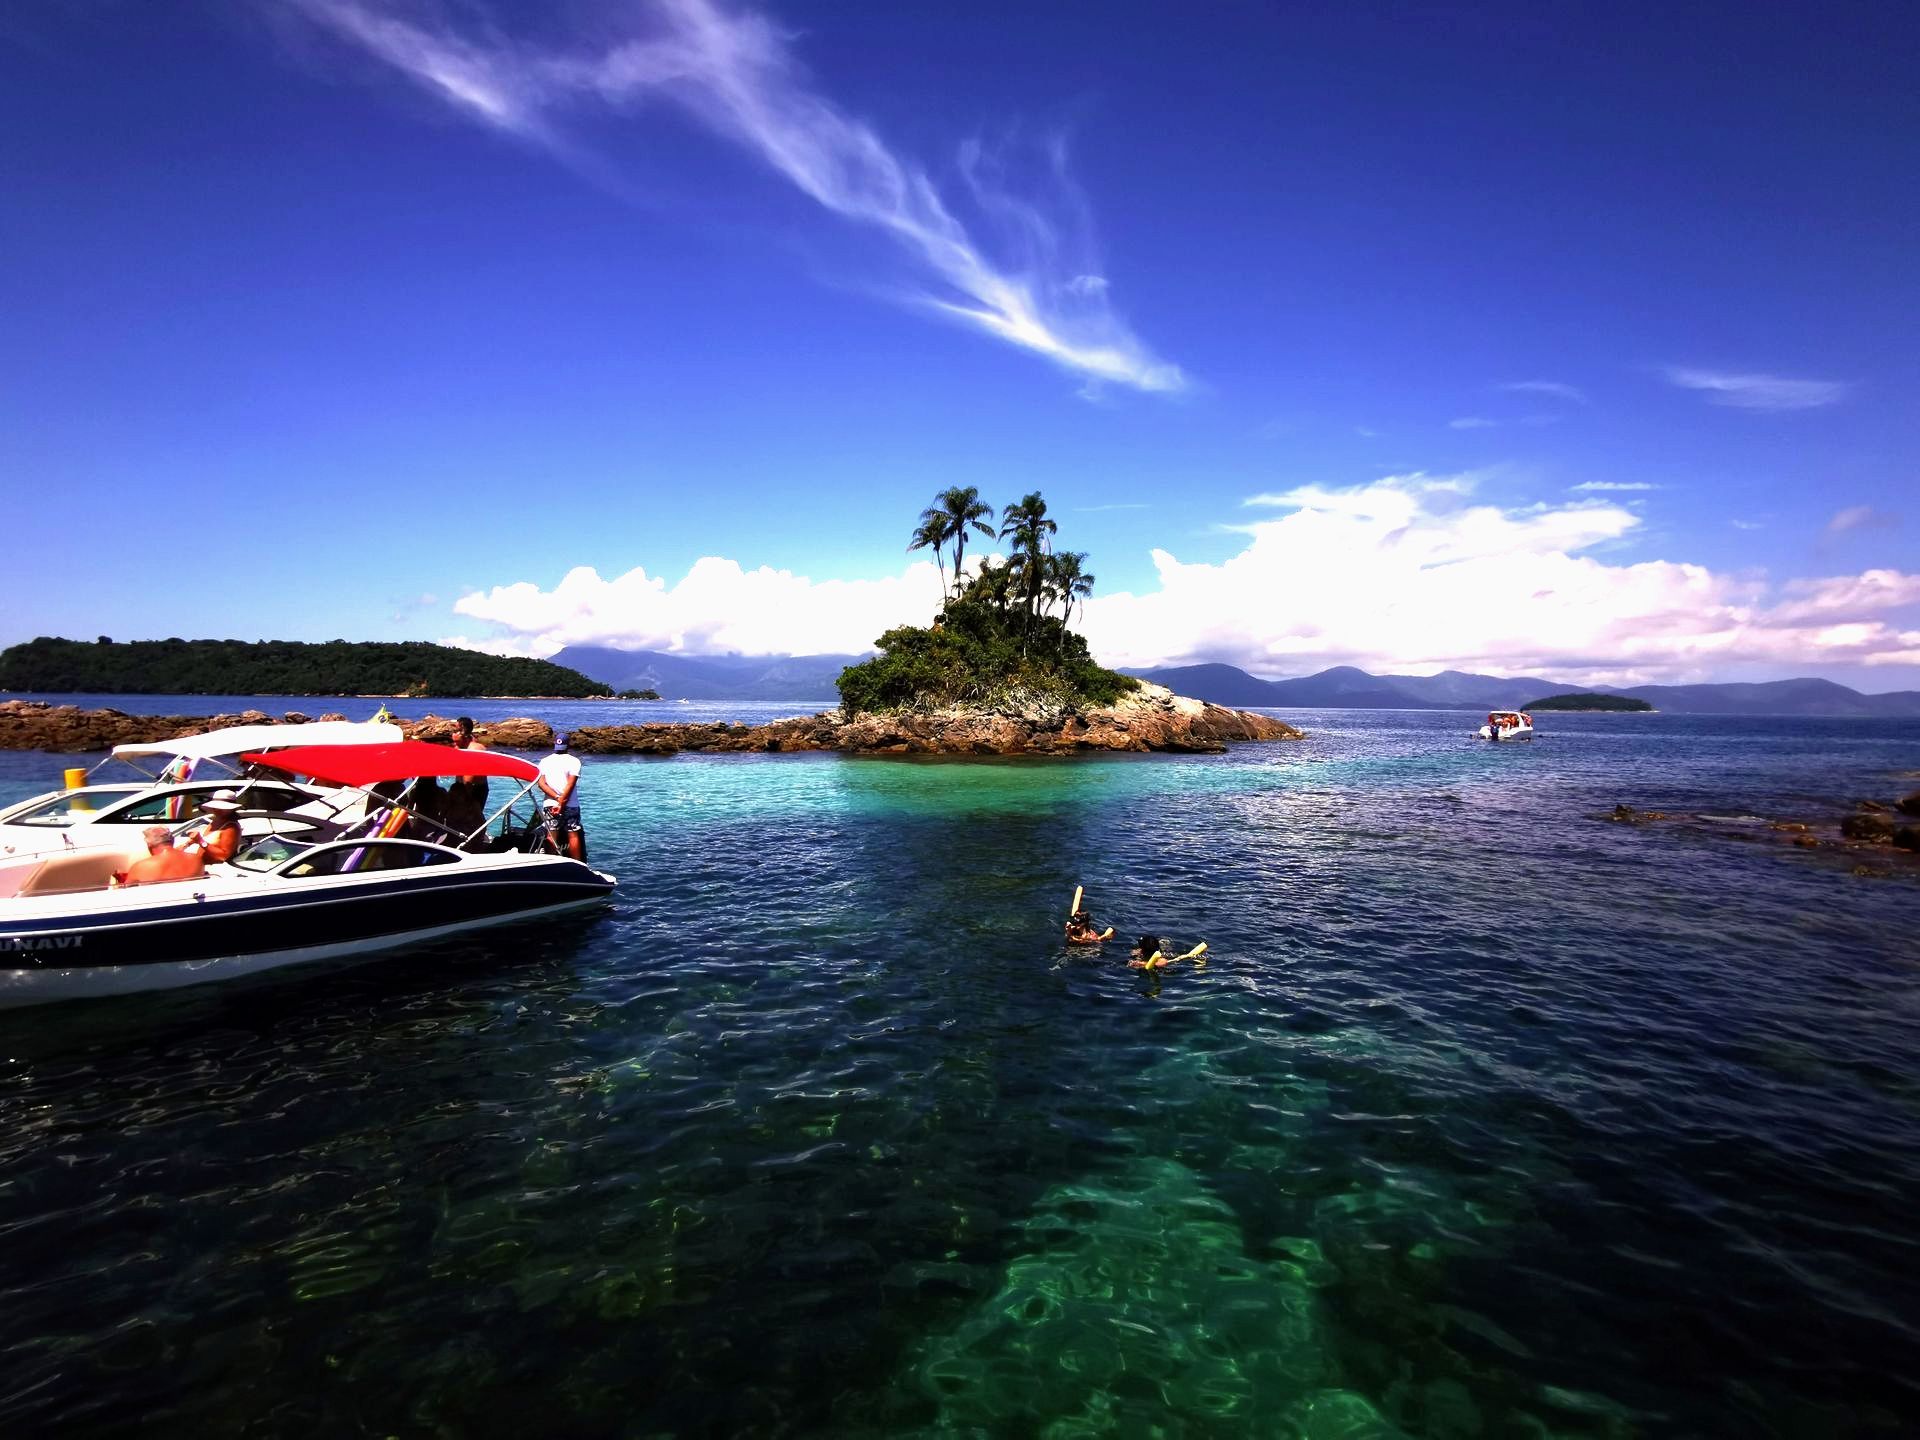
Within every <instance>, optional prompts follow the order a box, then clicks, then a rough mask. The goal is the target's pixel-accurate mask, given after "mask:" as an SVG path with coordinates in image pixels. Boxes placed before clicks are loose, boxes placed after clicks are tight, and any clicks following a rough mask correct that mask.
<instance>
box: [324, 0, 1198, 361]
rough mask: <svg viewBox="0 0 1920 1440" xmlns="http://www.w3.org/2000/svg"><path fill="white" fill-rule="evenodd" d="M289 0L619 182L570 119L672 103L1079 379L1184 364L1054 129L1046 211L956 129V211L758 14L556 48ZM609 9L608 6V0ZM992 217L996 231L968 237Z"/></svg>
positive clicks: (449, 13) (1001, 331) (927, 293)
mask: <svg viewBox="0 0 1920 1440" xmlns="http://www.w3.org/2000/svg"><path fill="white" fill-rule="evenodd" d="M287 3H289V4H291V5H293V6H294V7H296V8H297V9H298V10H299V11H301V12H302V13H304V14H305V15H307V16H308V17H310V18H311V19H312V20H313V21H315V22H317V23H318V24H319V25H321V26H322V27H324V28H325V29H326V30H328V31H330V32H331V33H333V34H334V35H336V36H339V37H340V38H342V39H344V40H347V41H349V42H351V43H352V44H354V45H356V46H358V47H359V48H360V49H362V50H364V51H365V52H366V53H368V54H370V55H373V56H375V57H377V58H378V59H380V60H381V61H384V62H385V63H386V64H388V65H390V66H392V67H393V68H395V69H396V70H398V71H400V72H401V73H402V74H404V75H406V76H407V77H408V78H410V79H411V80H412V81H413V82H414V83H415V84H417V85H419V86H420V87H421V88H423V89H424V90H426V91H427V92H429V93H430V94H433V95H435V96H437V97H438V98H440V99H441V100H443V101H445V102H446V103H447V104H448V105H450V106H451V107H453V109H454V110H455V111H457V112H458V113H460V114H463V115H465V116H467V117H468V118H469V119H472V120H474V121H476V122H478V123H480V124H483V125H486V126H487V127H489V128H491V129H494V130H497V131H499V132H501V133H503V134H506V135H510V136H512V137H514V138H515V139H517V140H520V141H522V142H525V143H527V144H531V145H534V146H537V147H539V148H541V149H543V150H545V151H547V152H548V153H550V154H552V155H554V156H555V157H556V158H558V159H561V160H563V161H564V162H566V163H568V164H569V165H571V166H573V167H574V168H575V169H576V170H578V171H580V172H581V173H582V174H584V175H586V176H588V177H589V178H592V179H594V180H596V181H597V182H600V183H603V184H608V185H609V186H610V187H611V188H614V189H616V190H622V191H624V189H625V182H624V180H623V179H622V178H621V177H620V175H619V174H618V172H617V169H616V167H614V166H613V165H611V164H610V163H609V162H608V161H606V160H605V159H603V158H601V157H600V156H599V155H598V154H597V153H595V152H593V151H592V150H591V149H590V147H588V146H587V145H585V144H584V143H583V142H581V141H579V140H578V139H577V138H576V136H575V135H574V133H573V132H572V130H570V129H569V128H568V126H567V124H566V123H565V122H566V121H567V119H568V118H569V117H570V116H571V115H572V114H574V113H576V112H580V111H586V110H592V109H595V108H603V109H611V110H613V111H615V112H616V113H619V114H622V115H625V114H630V113H633V112H636V111H638V110H640V109H641V108H643V107H644V106H646V105H647V104H649V103H651V102H664V103H669V104H673V105H676V106H678V107H679V108H680V109H681V110H683V111H684V112H685V113H687V114H689V115H691V116H692V117H693V118H694V119H695V120H697V121H698V122H699V123H700V124H702V125H703V126H705V127H706V128H707V129H708V130H710V131H712V132H713V133H714V134H717V135H719V136H721V137H723V138H725V139H726V140H728V141H730V142H732V143H733V144H735V145H736V146H738V147H739V148H740V149H741V150H743V151H744V152H746V153H747V154H749V155H751V156H753V157H754V158H755V159H757V160H759V161H760V162H761V163H763V164H764V165H766V166H767V167H768V168H770V169H771V170H772V171H773V172H774V173H775V174H777V175H779V176H781V177H782V178H783V179H785V180H786V181H787V182H788V183H790V184H792V185H793V186H794V187H795V188H797V189H798V190H800V191H801V192H802V193H803V194H805V195H807V196H808V197H810V198H811V199H812V200H814V201H815V202H817V203H818V204H819V205H821V206H822V207H823V208H825V209H826V210H828V211H830V212H831V213H833V214H835V215H837V216H840V217H841V218H843V219H845V220H849V221H852V222H854V223H856V224H859V225H862V226H866V227H869V228H871V229H873V230H875V231H877V232H878V233H880V234H883V235H885V236H886V237H888V238H889V239H890V240H891V241H892V242H893V243H894V245H895V246H896V247H898V248H899V249H900V250H901V251H902V252H904V253H905V254H906V255H907V256H908V257H909V258H910V259H911V260H913V261H914V262H915V263H916V264H917V265H918V266H919V268H920V270H921V272H922V277H923V284H922V286H921V288H920V290H919V292H918V294H917V295H916V296H915V300H916V302H917V303H919V304H921V305H923V306H924V307H926V308H927V309H928V310H929V311H931V312H932V313H935V314H939V315H943V316H945V317H947V318H949V319H952V320H956V321H959V322H962V323H964V324H966V325H969V326H971V327H973V328H975V329H978V330H981V331H984V332H986V333H987V334H990V335H994V336H997V337H998V338H999V339H1001V340H1004V341H1006V342H1007V343H1009V344H1011V345H1015V346H1018V347H1020V348H1022V349H1025V350H1030V351H1033V352H1034V353H1036V354H1040V355H1044V356H1045V357H1047V358H1048V359H1050V360H1052V361H1054V362H1055V363H1056V364H1058V365H1060V366H1062V367H1064V368H1066V369H1068V370H1071V371H1074V372H1076V373H1078V374H1080V375H1082V376H1084V377H1087V378H1088V379H1090V380H1092V381H1096V382H1104V383H1110V384H1116V385H1126V386H1130V387H1133V388H1135V389H1139V390H1149V391H1178V390H1181V389H1184V388H1185V387H1186V384H1187V380H1186V377H1185V376H1184V375H1183V374H1182V372H1181V370H1180V368H1179V367H1178V366H1177V365H1173V364H1171V363H1169V362H1167V361H1164V360H1161V359H1160V358H1158V357H1157V356H1156V355H1154V354H1153V353H1152V351H1150V350H1149V349H1148V348H1147V347H1146V345H1144V344H1143V343H1142V342H1141V341H1140V340H1139V339H1138V338H1137V337H1135V336H1134V334H1133V333H1132V332H1131V330H1129V329H1128V327H1127V326H1126V324H1125V322H1124V321H1122V320H1121V318H1120V317H1119V315H1118V314H1117V312H1115V311H1114V309H1113V308H1112V306H1111V305H1110V304H1109V303H1108V299H1107V289H1108V286H1107V283H1106V280H1105V279H1104V278H1103V277H1102V276H1101V275H1100V273H1099V271H1098V267H1097V264H1095V263H1093V262H1094V259H1095V257H1094V256H1093V255H1092V253H1091V250H1092V245H1091V239H1090V236H1089V235H1088V234H1087V233H1085V227H1084V225H1083V224H1082V223H1080V221H1081V218H1082V217H1083V215H1084V205H1083V204H1081V203H1079V202H1078V197H1077V194H1074V193H1072V192H1070V190H1069V189H1068V188H1067V187H1068V186H1069V182H1068V180H1067V177H1066V172H1065V169H1064V149H1063V148H1062V147H1061V146H1060V145H1058V144H1057V143H1056V144H1054V145H1052V146H1050V147H1049V158H1050V161H1051V165H1050V173H1049V177H1048V178H1049V181H1050V183H1051V186H1052V193H1053V195H1054V196H1055V197H1056V198H1059V197H1063V196H1064V199H1063V201H1062V203H1061V204H1060V205H1059V206H1058V207H1057V213H1056V211H1049V210H1048V209H1045V208H1043V207H1042V206H1040V205H1038V204H1035V203H1034V202H1032V201H1030V200H1027V199H1024V198H1021V197H1019V196H1016V195H1015V194H1014V193H1013V192H1012V191H1011V189H1009V188H1003V187H1002V186H1001V185H1000V181H999V175H998V173H997V171H996V169H995V168H994V167H993V166H991V165H989V164H987V163H986V162H987V161H988V160H989V159H991V158H992V157H991V156H990V155H989V154H988V152H987V151H985V149H984V148H983V147H980V146H978V145H977V144H975V145H969V146H967V147H963V150H962V153H961V156H960V161H961V171H962V173H963V175H964V177H965V179H966V182H967V185H968V187H969V191H970V195H969V198H970V199H971V201H972V202H973V205H974V209H975V210H976V211H977V212H978V214H979V215H980V216H981V220H982V226H981V227H976V228H970V227H969V226H968V225H967V224H966V223H964V222H963V221H962V220H961V219H960V218H959V217H958V216H957V215H956V214H955V212H954V210H953V209H952V208H951V206H950V203H949V200H948V197H946V196H945V195H943V194H942V192H941V190H940V188H939V186H938V185H936V184H935V182H934V180H933V179H932V177H931V176H930V175H929V174H928V172H927V171H926V170H925V169H923V168H922V167H920V166H919V165H917V164H915V163H913V162H912V161H909V160H907V159H904V158H903V157H901V156H900V155H898V154H896V153H895V152H894V150H893V149H891V148H890V147H889V146H888V144H887V143H886V142H885V141H884V140H883V139H882V138H881V137H880V135H879V134H878V133H877V132H876V131H875V130H873V129H872V128H871V127H870V126H868V125H867V124H865V123H863V122H862V121H860V120H857V119H855V118H854V117H853V116H851V115H849V114H847V113H846V112H845V111H844V110H842V109H841V108H840V107H839V106H838V105H837V104H835V103H834V102H833V101H832V100H831V99H829V98H828V97H827V96H825V95H824V94H822V93H821V92H820V91H819V90H818V89H817V88H816V87H815V86H814V84H813V82H812V81H811V79H810V78H809V77H808V76H807V75H806V74H805V73H804V71H803V70H802V68H801V67H800V65H799V63H798V61H797V60H796V59H795V57H794V55H793V51H792V45H791V43H790V37H789V36H788V35H786V34H785V33H783V32H782V31H781V30H779V29H778V28H777V27H776V26H775V25H774V24H773V23H772V22H771V21H770V20H768V19H767V18H766V17H764V16H761V15H758V14H755V13H753V12H751V11H748V10H744V9H728V8H723V7H722V6H720V5H717V4H715V3H712V0H654V3H652V4H648V5H645V6H642V7H639V8H637V9H635V10H632V11H622V12H620V14H619V17H618V21H619V22H620V23H624V25H625V26H626V27H627V31H626V33H623V34H622V35H621V36H620V38H617V39H615V40H613V41H611V42H607V41H601V42H599V43H597V44H593V45H589V44H587V43H586V42H584V41H582V42H580V43H579V44H578V45H576V47H575V48H573V49H570V50H557V49H550V48H546V47H544V46H541V45H538V44H535V43H533V42H531V41H526V40H523V39H520V38H517V37H515V36H514V35H513V34H512V33H511V32H510V31H509V30H508V29H506V28H505V27H504V26H503V25H502V24H501V23H500V20H499V19H498V17H496V16H494V15H493V14H491V13H489V12H486V11H484V10H477V9H475V8H473V7H467V6H462V7H460V8H458V9H453V8H448V9H444V10H442V9H438V8H433V9H427V8H412V7H409V8H408V9H407V10H406V11H405V13H404V14H403V13H402V12H400V11H398V10H396V9H393V8H380V7H377V6H376V5H374V4H372V3H370V0H287ZM456 16H458V17H460V18H459V19H456V18H455V17H456ZM608 23H610V24H611V23H616V17H614V16H613V15H612V12H609V15H608ZM636 26H637V27H638V28H637V29H635V28H634V27H636ZM988 232H992V233H993V234H994V236H995V239H996V240H998V241H999V242H1000V243H999V245H998V246H997V247H990V246H989V244H988V243H987V241H986V240H985V239H983V238H982V235H983V234H985V233H988ZM925 282H932V283H925Z"/></svg>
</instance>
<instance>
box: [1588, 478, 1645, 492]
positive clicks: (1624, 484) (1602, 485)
mask: <svg viewBox="0 0 1920 1440" xmlns="http://www.w3.org/2000/svg"><path fill="white" fill-rule="evenodd" d="M1572 488H1573V489H1575V490H1658V489H1659V488H1660V487H1659V486H1658V485H1654V484H1651V483H1649V482H1648V481H1645V480H1582V481H1581V482H1580V483H1579V484H1578V485H1575V486H1573V487H1572Z"/></svg>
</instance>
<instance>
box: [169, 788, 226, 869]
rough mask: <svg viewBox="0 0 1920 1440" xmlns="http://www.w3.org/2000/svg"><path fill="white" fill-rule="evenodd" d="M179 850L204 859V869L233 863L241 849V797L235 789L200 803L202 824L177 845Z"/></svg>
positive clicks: (189, 832) (218, 791) (195, 827)
mask: <svg viewBox="0 0 1920 1440" xmlns="http://www.w3.org/2000/svg"><path fill="white" fill-rule="evenodd" d="M175 843H176V844H177V845H178V847H179V848H180V849H182V850H185V851H186V852H187V853H189V854H192V855H198V856H199V857H200V863H201V865H202V867H203V868H204V867H205V866H206V865H207V864H209V863H211V862H213V861H217V860H231V859H232V858H233V852H234V851H236V850H238V849H239V848H240V797H239V796H238V795H236V794H234V793H233V791H231V790H216V791H214V792H213V794H211V795H209V796H208V797H207V798H206V799H205V800H202V801H201V802H200V821H199V823H198V824H196V825H195V826H194V827H193V828H192V829H191V830H189V831H188V832H187V833H186V834H185V835H184V836H182V837H181V838H180V839H179V840H178V841H177V842H175Z"/></svg>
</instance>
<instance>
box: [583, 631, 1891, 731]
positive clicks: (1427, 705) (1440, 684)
mask: <svg viewBox="0 0 1920 1440" xmlns="http://www.w3.org/2000/svg"><path fill="white" fill-rule="evenodd" d="M865 658H866V657H865V656H863V655H757V656H742V655H667V654H663V653H662V652H660V651H657V650H619V649H615V648H614V647H612V646H606V645H569V646H568V647H567V648H566V649H564V650H562V651H561V652H560V653H559V654H557V655H555V656H553V657H552V659H553V661H554V663H555V664H557V665H565V666H567V667H569V668H571V669H574V670H577V671H579V672H580V673H581V674H582V675H586V676H588V677H590V678H591V679H594V680H598V681H600V682H601V683H603V684H606V685H611V686H612V687H613V688H614V689H616V690H658V691H659V692H660V694H661V695H662V696H664V697H665V698H667V699H669V700H773V701H788V700H791V701H805V700H813V701H820V702H823V703H824V702H828V701H831V700H833V698H834V697H835V695H836V693H837V692H836V691H835V689H834V682H835V681H836V680H838V679H839V678H840V672H841V671H842V670H844V669H845V668H846V667H847V666H849V665H851V664H853V663H855V662H856V661H859V660H863V659H865ZM1127 673H1128V674H1131V675H1138V676H1140V677H1141V678H1143V679H1146V680H1152V681H1154V682H1155V683H1156V684H1160V685H1165V686H1167V687H1168V688H1169V689H1171V690H1174V691H1176V692H1178V693H1179V694H1181V695H1191V696H1193V697H1194V698H1196V699H1199V700H1211V701H1213V703H1214V704H1216V705H1238V706H1246V705H1258V706H1263V707H1275V708H1280V709H1307V710H1331V709H1339V708H1350V709H1356V710H1494V709H1502V708H1507V707H1511V706H1514V705H1525V704H1529V703H1530V702H1532V701H1534V700H1539V699H1542V698H1544V697H1546V696H1548V695H1569V694H1596V693H1597V694H1606V695H1629V696H1632V697H1633V698H1634V699H1637V700H1645V701H1646V702H1647V703H1648V704H1649V705H1651V706H1653V707H1654V708H1655V709H1656V710H1661V711H1664V712H1665V713H1667V714H1669V715H1856V716H1873V715H1891V716H1915V717H1920V690H1896V691H1893V692H1891V693H1889V694H1884V695H1863V694H1861V693H1860V692H1859V691H1858V690H1851V689H1848V688H1847V687H1846V686H1845V685H1836V684H1835V683H1834V682H1833V681H1831V680H1811V679H1809V680H1772V681H1764V682H1758V683H1737V684H1726V685H1636V686H1632V687H1629V688H1624V689H1616V688H1609V687H1602V688H1599V689H1597V690H1596V688H1595V687H1593V686H1587V685H1568V684H1565V683H1563V682H1561V681H1558V680H1547V679H1543V678H1541V677H1540V676H1538V675H1517V676H1499V675H1473V674H1469V673H1467V672H1466V671H1462V670H1442V671H1441V672H1440V673H1439V674H1438V675H1370V674H1368V673H1367V672H1366V671H1365V670H1359V669H1356V668H1354V667H1353V666H1351V665H1336V666H1334V667H1333V668H1332V669H1330V670H1322V671H1320V672H1319V673H1318V674H1317V675H1303V676H1301V677H1300V678H1298V679H1294V680H1262V679H1260V678H1258V677H1257V676H1253V675H1249V674H1248V673H1247V672H1246V671H1244V670H1241V669H1238V668H1236V667H1235V666H1232V665H1178V666H1173V667H1170V668H1162V669H1154V670H1131V671H1128V672H1127Z"/></svg>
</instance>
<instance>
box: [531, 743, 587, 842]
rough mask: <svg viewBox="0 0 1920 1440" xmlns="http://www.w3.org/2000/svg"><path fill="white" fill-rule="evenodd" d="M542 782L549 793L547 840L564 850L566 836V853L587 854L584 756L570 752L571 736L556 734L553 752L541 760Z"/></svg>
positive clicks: (546, 793)
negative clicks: (582, 774)
mask: <svg viewBox="0 0 1920 1440" xmlns="http://www.w3.org/2000/svg"><path fill="white" fill-rule="evenodd" d="M539 768H540V776H539V782H538V783H539V785H540V789H541V792H542V793H543V794H544V795H545V796H546V797H547V804H546V809H547V844H548V845H549V846H550V847H552V849H553V851H554V853H556V854H558V853H560V849H561V844H562V841H563V840H564V842H565V845H566V853H567V854H568V855H570V856H572V857H573V858H574V859H575V860H585V859H586V858H587V836H586V832H585V831H584V830H583V829H581V826H580V802H579V800H578V799H576V798H575V796H576V794H577V793H578V791H579V788H580V757H579V756H578V755H574V754H571V753H569V751H568V749H567V737H566V736H565V735H564V734H562V735H556V736H554V737H553V753H552V754H551V755H549V756H547V758H546V759H544V760H542V761H541V762H540V767H539Z"/></svg>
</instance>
